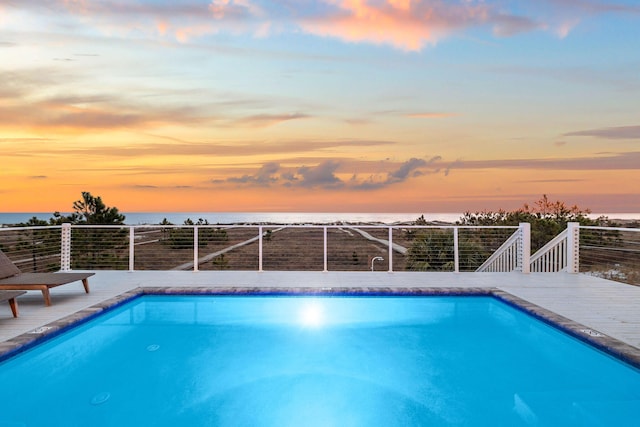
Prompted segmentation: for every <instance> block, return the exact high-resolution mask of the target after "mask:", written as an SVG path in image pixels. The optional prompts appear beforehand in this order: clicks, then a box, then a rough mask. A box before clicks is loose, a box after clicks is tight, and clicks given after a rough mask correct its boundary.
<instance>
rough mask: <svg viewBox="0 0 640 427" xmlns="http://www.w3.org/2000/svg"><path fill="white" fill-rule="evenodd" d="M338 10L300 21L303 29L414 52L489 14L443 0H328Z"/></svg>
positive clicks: (482, 7)
mask: <svg viewBox="0 0 640 427" xmlns="http://www.w3.org/2000/svg"><path fill="white" fill-rule="evenodd" d="M328 2H329V3H332V4H334V5H336V6H337V8H338V10H337V11H336V12H335V13H333V14H330V15H327V16H319V17H313V18H308V19H306V20H303V21H302V22H301V26H302V28H303V29H304V30H306V31H308V32H310V33H312V34H316V35H321V36H328V37H337V38H340V39H343V40H347V41H351V42H373V43H377V44H389V45H392V46H395V47H398V48H401V49H403V50H408V51H417V50H420V49H422V48H423V47H424V46H425V45H426V44H435V43H436V42H437V41H438V40H439V39H440V38H442V37H443V36H444V35H446V34H448V33H450V32H452V31H453V30H456V29H460V28H464V27H467V26H470V25H477V24H481V23H483V22H485V21H486V19H487V16H488V9H487V6H485V5H483V4H478V5H473V4H471V3H463V4H458V5H455V4H454V5H452V4H448V3H445V2H442V1H437V2H434V1H423V0H413V1H411V0H386V2H377V3H371V2H368V1H366V0H328Z"/></svg>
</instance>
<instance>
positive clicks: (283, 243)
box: [0, 224, 516, 272]
mask: <svg viewBox="0 0 640 427" xmlns="http://www.w3.org/2000/svg"><path fill="white" fill-rule="evenodd" d="M514 229H516V227H490V226H486V227H476V226H412V225H407V226H403V225H366V224H358V225H354V224H349V225H276V224H273V225H272V224H259V225H244V224H243V225H209V224H206V225H136V226H128V225H70V224H65V225H63V226H51V227H7V228H1V229H0V248H2V250H3V251H5V252H6V253H7V254H8V255H9V256H10V257H11V258H12V259H18V260H19V259H21V258H25V257H27V254H28V256H29V258H28V259H29V260H32V261H33V260H35V261H33V262H31V263H27V262H25V263H23V264H22V265H21V268H23V269H25V271H34V268H33V267H32V265H34V266H37V267H38V268H39V271H46V270H48V271H53V270H62V271H68V270H72V269H75V270H129V271H136V270H158V271H164V270H192V271H200V270H254V271H255V270H257V271H267V270H296V271H305V270H311V271H370V270H371V269H372V268H374V269H375V270H376V271H388V272H393V271H452V272H461V271H462V272H464V271H475V270H476V269H477V268H478V266H480V265H481V264H482V263H483V262H484V261H485V259H486V258H488V257H489V256H491V254H492V253H493V252H495V250H496V249H498V248H499V247H500V246H501V245H502V244H503V243H504V241H505V240H507V239H508V238H509V236H510V235H511V234H513V230H514ZM45 238H46V239H45ZM43 249H46V250H44V251H43ZM45 256H46V257H48V259H49V262H47V263H46V265H45V264H44V257H45ZM56 258H57V259H58V260H59V262H55V260H56ZM374 258H375V259H376V262H375V264H374V263H373V262H372V260H373V259H374Z"/></svg>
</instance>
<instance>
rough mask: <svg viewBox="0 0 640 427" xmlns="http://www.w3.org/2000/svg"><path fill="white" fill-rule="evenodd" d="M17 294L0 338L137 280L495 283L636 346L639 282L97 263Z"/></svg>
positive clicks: (169, 283) (165, 283)
mask: <svg viewBox="0 0 640 427" xmlns="http://www.w3.org/2000/svg"><path fill="white" fill-rule="evenodd" d="M89 285H90V288H91V293H90V294H85V293H84V289H83V288H82V283H81V282H78V283H72V284H68V285H65V286H62V287H59V288H56V289H54V290H53V291H52V292H51V299H52V306H50V307H45V305H44V300H43V297H42V294H41V293H40V292H39V291H29V292H27V293H26V294H24V295H22V296H20V297H19V298H18V299H17V300H18V305H19V309H20V317H18V318H13V317H12V315H11V310H9V306H8V305H7V307H5V308H2V307H0V344H1V343H2V342H4V341H7V340H10V339H12V338H15V337H18V336H20V335H23V334H25V333H28V332H30V331H33V330H35V329H37V328H39V327H41V326H44V325H47V324H50V323H52V322H55V321H57V320H59V319H62V318H65V317H67V316H70V315H72V314H74V313H77V312H78V311H81V310H85V309H87V308H89V307H91V306H94V305H96V304H100V303H103V302H105V301H107V300H109V299H111V298H114V297H116V296H118V295H121V294H123V293H125V292H131V291H134V290H135V289H138V288H141V287H143V288H151V287H153V288H157V287H171V288H193V287H197V288H203V287H207V288H230V287H245V288H246V287H248V288H300V287H303V288H318V289H320V288H369V289H371V290H375V289H376V288H380V289H382V288H392V289H393V288H425V289H439V288H455V289H460V290H464V289H465V288H475V289H477V288H486V289H497V290H500V291H502V292H506V293H507V294H510V295H513V296H514V297H517V298H520V299H522V300H524V301H527V302H529V303H531V304H534V305H536V306H538V307H541V308H542V309H545V310H548V311H550V312H553V313H555V314H557V315H560V316H562V317H564V318H567V319H569V320H572V321H574V322H577V323H579V324H581V325H584V326H585V327H587V328H589V329H590V330H593V331H594V332H599V333H601V334H604V335H606V336H609V337H611V338H614V339H615V340H619V341H621V342H622V343H625V344H627V345H630V346H632V347H634V348H635V349H638V350H640V309H639V308H640V287H638V286H632V285H626V284H622V283H618V282H613V281H609V280H604V279H599V278H596V277H592V276H588V275H584V274H568V273H531V274H520V273H415V272H393V273H387V272H328V273H325V272H275V271H274V272H271V271H268V272H256V271H200V272H185V271H136V272H127V271H97V272H96V275H95V276H93V277H91V278H90V280H89Z"/></svg>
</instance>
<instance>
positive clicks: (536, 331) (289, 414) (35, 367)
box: [0, 296, 640, 427]
mask: <svg viewBox="0 0 640 427" xmlns="http://www.w3.org/2000/svg"><path fill="white" fill-rule="evenodd" d="M0 385H1V387H0V407H1V408H2V410H0V426H2V427H6V426H39V427H40V426H47V427H56V426H83V427H84V426H94V427H97V426H233V427H238V426H251V427H254V426H278V427H283V426H304V427H313V426H322V427H327V426H340V427H348V426H385V427H387V426H449V425H463V426H496V425H501V426H502V425H505V426H519V425H523V426H525V425H558V426H596V425H597V426H600V425H602V426H624V425H637V423H638V420H639V417H638V416H639V414H640V412H639V409H638V408H640V372H639V371H638V370H636V369H634V368H632V367H630V366H628V365H626V364H624V363H622V362H620V361H618V360H616V359H614V358H612V357H610V356H608V355H605V354H603V353H601V352H599V351H597V350H594V349H593V348H591V347H589V346H587V345H585V344H584V343H582V342H580V341H578V340H575V339H573V338H570V337H568V336H567V335H565V334H563V333H561V332H559V331H558V330H556V329H554V328H552V327H550V326H548V325H546V324H544V323H542V322H540V321H537V320H535V319H533V318H531V317H530V316H528V315H526V314H524V313H522V312H520V311H519V310H516V309H514V308H512V307H510V306H508V305H507V304H504V303H502V302H500V301H499V300H497V299H494V298H492V297H282V296H278V297H265V296H260V297H251V296H243V297H235V296H233V297H232V296H226V297H225V296H144V297H141V298H137V299H135V300H133V301H131V302H129V303H127V304H124V305H123V306H121V307H119V308H117V309H115V310H113V311H111V312H109V313H107V314H106V315H103V316H100V317H99V318H96V319H94V320H92V321H90V322H87V323H85V324H83V325H82V326H80V327H77V328H75V329H72V330H70V331H69V332H67V333H65V334H63V335H60V336H59V337H57V338H55V339H52V340H50V341H47V342H45V343H43V344H42V345H40V346H38V347H35V348H33V349H31V350H28V351H26V352H24V353H21V354H20V355H18V356H16V357H14V358H12V359H9V360H7V361H5V362H3V363H2V364H0Z"/></svg>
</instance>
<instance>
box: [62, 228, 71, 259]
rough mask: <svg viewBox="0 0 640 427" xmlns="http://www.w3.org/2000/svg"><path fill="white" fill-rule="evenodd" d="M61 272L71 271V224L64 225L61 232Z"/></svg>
mask: <svg viewBox="0 0 640 427" xmlns="http://www.w3.org/2000/svg"><path fill="white" fill-rule="evenodd" d="M60 233H61V234H60V270H61V271H70V270H71V224H69V223H64V224H62V228H61V231H60Z"/></svg>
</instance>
